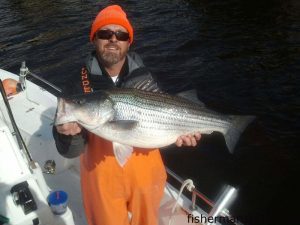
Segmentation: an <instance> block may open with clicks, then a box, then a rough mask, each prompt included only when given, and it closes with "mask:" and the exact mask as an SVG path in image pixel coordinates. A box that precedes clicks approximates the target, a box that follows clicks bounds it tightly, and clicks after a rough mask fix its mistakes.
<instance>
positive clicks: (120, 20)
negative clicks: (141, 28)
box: [90, 5, 133, 44]
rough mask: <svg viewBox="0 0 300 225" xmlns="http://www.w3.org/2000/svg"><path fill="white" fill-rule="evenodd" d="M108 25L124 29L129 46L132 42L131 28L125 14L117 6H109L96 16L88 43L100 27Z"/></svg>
mask: <svg viewBox="0 0 300 225" xmlns="http://www.w3.org/2000/svg"><path fill="white" fill-rule="evenodd" d="M108 24H117V25H120V26H122V27H124V28H125V29H126V30H127V31H128V33H129V39H130V44H131V43H132V41H133V28H132V26H131V24H130V22H129V21H128V19H127V15H126V13H125V12H124V11H123V9H122V8H121V7H120V6H118V5H111V6H108V7H106V8H104V9H103V10H101V11H100V12H99V13H98V15H97V16H96V18H95V20H94V22H93V24H92V29H91V33H90V41H93V39H94V35H95V33H96V32H97V30H99V29H100V28H101V27H103V26H105V25H108Z"/></svg>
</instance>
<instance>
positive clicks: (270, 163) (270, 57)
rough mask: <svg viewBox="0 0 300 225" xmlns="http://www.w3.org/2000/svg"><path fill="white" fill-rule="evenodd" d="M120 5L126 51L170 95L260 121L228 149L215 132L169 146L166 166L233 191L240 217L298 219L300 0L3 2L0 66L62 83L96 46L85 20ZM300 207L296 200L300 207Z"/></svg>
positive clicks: (203, 184)
mask: <svg viewBox="0 0 300 225" xmlns="http://www.w3.org/2000/svg"><path fill="white" fill-rule="evenodd" d="M113 3H114V4H115V3H116V4H120V5H122V6H123V7H124V8H125V9H126V11H127V12H128V16H129V18H130V20H131V21H132V24H133V26H134V29H135V40H134V43H133V45H132V46H131V49H132V50H134V51H136V52H138V53H140V55H141V56H142V58H143V59H144V62H145V64H146V65H147V66H148V67H149V68H150V69H151V70H152V71H153V73H154V74H156V75H158V77H159V81H160V82H161V84H162V85H163V86H164V87H165V88H166V89H167V90H168V91H169V92H170V93H175V92H178V91H181V90H184V89H188V88H195V89H196V90H197V92H198V97H199V99H201V100H202V101H203V102H205V103H206V105H207V106H208V107H210V108H212V109H214V110H216V111H219V112H223V113H231V114H250V115H255V116H256V117H257V119H256V120H255V121H254V122H253V123H252V124H251V125H250V126H249V127H248V128H247V130H246V131H245V133H244V134H243V135H242V136H241V138H240V142H239V144H238V146H237V147H236V150H235V152H234V154H229V153H228V151H227V149H226V147H225V145H224V140H223V139H222V137H221V135H218V134H214V135H210V136H204V137H203V139H202V140H201V142H200V143H199V145H198V147H197V148H181V149H176V148H175V147H171V148H169V149H168V151H162V152H163V158H164V161H165V164H166V165H167V166H168V167H170V168H171V169H173V170H175V171H176V172H177V173H178V174H179V175H180V176H182V177H183V178H192V179H193V180H194V181H195V183H196V186H197V187H198V189H199V190H200V191H202V192H204V193H205V194H206V195H207V196H208V197H210V198H212V199H213V200H214V199H215V197H216V195H217V194H218V192H219V191H220V189H221V188H222V187H223V185H224V184H230V185H233V186H235V187H237V188H238V189H239V196H238V199H237V200H236V201H235V202H234V204H233V205H232V208H231V212H232V214H233V215H234V216H236V217H238V216H244V217H247V218H250V219H249V220H248V219H244V220H242V222H244V223H245V224H264V225H266V224H279V223H285V224H299V221H298V220H297V210H296V209H297V207H296V206H297V205H298V204H297V203H298V202H297V199H298V198H297V196H299V190H298V188H297V187H298V186H297V185H296V183H298V182H297V180H298V179H299V153H298V152H299V150H300V149H299V145H298V139H299V138H300V135H299V134H300V132H299V130H300V129H299V128H300V121H299V119H300V98H299V88H300V79H299V75H300V74H299V62H300V51H299V50H300V48H299V45H300V35H299V34H300V24H299V22H300V13H299V12H300V1H299V0H267V1H264V0H259V1H258V0H248V1H247V0H245V1H242V0H241V1H238V0H227V1H224V0H218V1H216V0H173V1H171V0H161V1H158V0H151V1H150V0H149V1H138V0H130V1H105V0H103V1H92V0H81V1H79V0H77V1H76V0H51V1H49V0H0V15H1V17H0V32H1V35H0V67H1V68H2V69H6V70H9V71H11V72H14V73H18V71H19V67H20V63H21V61H23V60H25V61H26V63H27V66H28V67H29V69H30V70H31V71H32V72H35V73H36V74H39V75H40V76H42V77H44V78H46V79H47V80H49V81H51V82H53V83H55V84H56V85H58V86H60V87H62V88H63V85H64V82H65V80H66V79H68V78H70V77H72V76H75V75H76V74H78V73H79V71H80V68H81V66H82V65H83V63H84V59H85V57H86V56H87V55H88V53H89V52H90V51H91V49H92V45H91V44H90V43H89V41H88V34H89V30H90V25H91V22H92V20H93V18H94V17H95V15H96V14H97V12H98V11H99V9H101V8H103V7H104V6H106V5H107V4H113ZM298 208H299V207H298Z"/></svg>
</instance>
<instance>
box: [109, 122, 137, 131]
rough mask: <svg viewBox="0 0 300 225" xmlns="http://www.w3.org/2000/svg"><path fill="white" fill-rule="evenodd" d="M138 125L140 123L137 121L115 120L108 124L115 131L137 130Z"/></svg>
mask: <svg viewBox="0 0 300 225" xmlns="http://www.w3.org/2000/svg"><path fill="white" fill-rule="evenodd" d="M137 124H138V121H136V120H113V121H109V122H108V125H109V126H110V127H111V128H112V129H113V130H130V129H133V128H135V127H136V126H137Z"/></svg>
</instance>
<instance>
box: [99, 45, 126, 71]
mask: <svg viewBox="0 0 300 225" xmlns="http://www.w3.org/2000/svg"><path fill="white" fill-rule="evenodd" d="M109 47H115V48H116V50H117V51H116V52H111V51H109V50H106V48H109ZM125 56H126V51H122V49H121V48H120V47H119V46H117V45H115V44H107V45H105V48H104V50H103V51H101V52H100V58H101V60H102V61H103V63H104V64H105V65H106V66H112V65H115V64H117V63H118V62H120V61H121V60H122V59H124V58H125Z"/></svg>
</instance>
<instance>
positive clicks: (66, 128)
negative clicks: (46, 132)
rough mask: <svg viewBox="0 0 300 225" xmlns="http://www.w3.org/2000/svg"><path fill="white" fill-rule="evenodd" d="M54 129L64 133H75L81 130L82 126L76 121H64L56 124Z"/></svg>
mask: <svg viewBox="0 0 300 225" xmlns="http://www.w3.org/2000/svg"><path fill="white" fill-rule="evenodd" d="M56 130H57V132H58V133H60V134H64V135H76V134H79V133H80V132H81V130H82V127H81V126H80V125H79V124H78V123H76V122H70V123H64V124H61V125H57V126H56Z"/></svg>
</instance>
